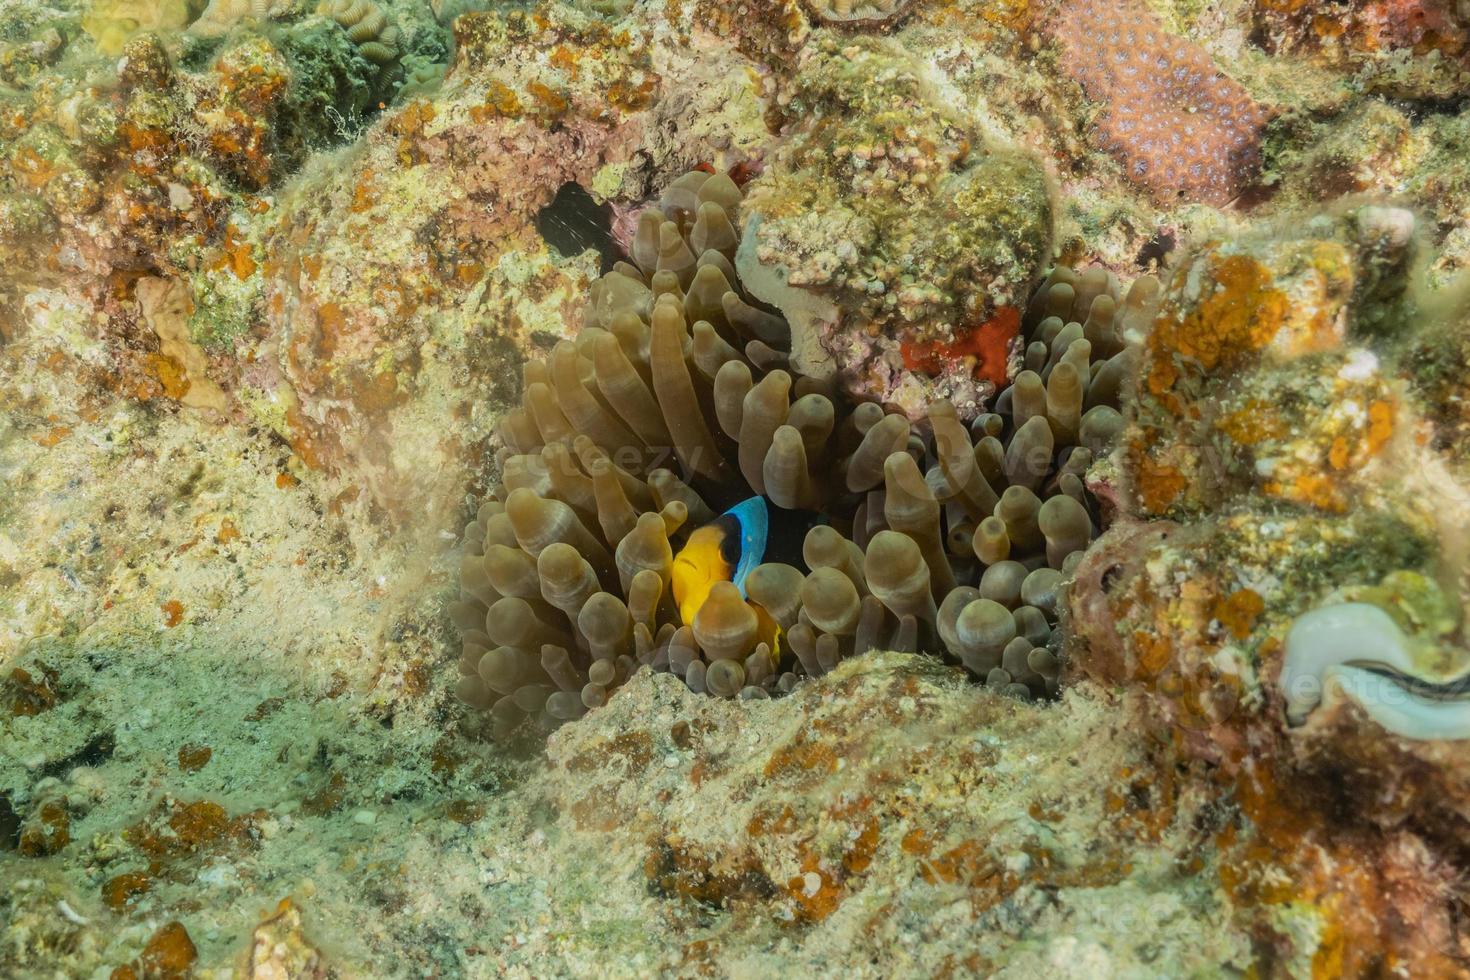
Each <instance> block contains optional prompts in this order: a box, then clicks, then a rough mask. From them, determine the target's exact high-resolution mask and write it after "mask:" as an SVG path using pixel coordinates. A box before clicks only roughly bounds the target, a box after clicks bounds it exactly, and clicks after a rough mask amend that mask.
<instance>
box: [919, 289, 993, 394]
mask: <svg viewBox="0 0 1470 980" xmlns="http://www.w3.org/2000/svg"><path fill="white" fill-rule="evenodd" d="M1020 333H1021V311H1020V310H1018V309H1016V308H1015V307H1013V306H1002V307H1001V308H1000V309H999V310H997V311H996V313H995V315H994V316H993V317H991V318H990V319H989V320H986V321H985V322H984V323H981V324H979V325H978V326H975V327H972V328H968V329H965V328H961V330H960V331H959V336H957V337H956V338H955V339H954V340H950V341H940V340H931V341H920V340H908V341H905V342H904V343H903V344H902V345H901V346H900V348H899V349H900V351H901V352H902V353H903V366H904V367H906V368H908V369H909V370H910V371H921V372H923V373H925V374H938V373H939V372H940V371H942V370H944V368H945V367H947V366H948V365H950V364H954V363H955V362H957V361H958V362H971V363H972V367H971V372H972V376H973V377H975V378H977V379H982V380H985V381H989V382H990V383H991V384H993V385H995V386H996V388H997V389H999V388H1002V387H1004V386H1005V384H1006V383H1007V382H1008V381H1010V365H1009V359H1010V352H1011V348H1012V346H1013V344H1014V341H1015V339H1016V337H1017V336H1019V335H1020Z"/></svg>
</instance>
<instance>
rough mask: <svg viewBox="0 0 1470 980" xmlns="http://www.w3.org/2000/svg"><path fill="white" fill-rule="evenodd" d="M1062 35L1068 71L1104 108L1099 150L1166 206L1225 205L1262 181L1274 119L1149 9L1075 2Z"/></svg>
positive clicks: (1059, 21)
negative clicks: (1264, 141) (1265, 130)
mask: <svg viewBox="0 0 1470 980" xmlns="http://www.w3.org/2000/svg"><path fill="white" fill-rule="evenodd" d="M1052 32H1053V34H1054V35H1055V37H1056V39H1057V42H1058V45H1059V47H1060V53H1061V60H1060V63H1061V67H1062V69H1063V71H1065V72H1066V74H1067V75H1069V76H1070V77H1071V78H1073V79H1074V80H1075V81H1077V82H1078V83H1079V84H1081V85H1082V87H1083V89H1084V90H1085V91H1086V93H1087V97H1088V98H1089V99H1092V100H1094V101H1096V102H1101V103H1102V104H1103V109H1102V112H1101V114H1100V115H1099V116H1098V119H1097V123H1096V137H1097V139H1098V142H1099V144H1100V145H1101V146H1102V148H1103V149H1105V150H1107V151H1108V152H1109V153H1111V154H1112V155H1113V156H1114V157H1116V158H1117V159H1118V161H1119V162H1120V163H1122V164H1123V167H1124V169H1125V171H1126V173H1127V175H1128V178H1129V179H1130V180H1131V181H1133V182H1134V183H1136V184H1138V185H1139V186H1141V187H1143V188H1145V189H1147V190H1148V191H1149V192H1151V193H1152V194H1153V195H1154V197H1155V198H1156V199H1158V200H1159V201H1160V202H1169V201H1174V200H1178V199H1183V200H1186V201H1201V202H1205V203H1210V204H1223V203H1225V202H1228V201H1230V200H1232V199H1234V198H1235V197H1237V196H1239V195H1240V193H1241V192H1242V191H1243V190H1244V189H1245V188H1246V187H1248V186H1249V185H1250V184H1251V183H1252V181H1253V180H1254V179H1255V176H1256V173H1257V171H1258V170H1259V167H1260V159H1261V154H1260V143H1261V131H1262V127H1263V126H1264V125H1265V123H1266V121H1267V120H1268V119H1269V118H1270V113H1269V112H1268V111H1267V109H1266V108H1265V107H1263V106H1261V105H1260V104H1258V103H1257V102H1256V101H1255V100H1253V99H1252V98H1251V96H1250V93H1248V92H1247V91H1246V90H1245V88H1244V87H1243V86H1241V85H1240V83H1239V82H1236V81H1235V80H1234V79H1232V78H1229V77H1228V76H1226V75H1225V74H1223V73H1222V72H1221V71H1220V70H1219V69H1218V68H1216V67H1215V64H1214V62H1212V61H1211V60H1210V58H1209V56H1208V55H1207V54H1206V53H1205V52H1204V51H1203V50H1202V49H1201V48H1199V46H1197V45H1195V44H1193V43H1191V42H1190V41H1188V40H1186V39H1184V38H1182V37H1179V36H1177V35H1174V34H1171V33H1169V32H1168V31H1167V30H1166V29H1165V28H1164V26H1163V25H1162V24H1161V23H1160V22H1159V20H1158V18H1157V17H1155V16H1154V15H1153V14H1152V13H1151V12H1150V11H1149V10H1148V9H1147V8H1146V7H1145V6H1144V5H1143V4H1141V3H1138V2H1133V0H1082V2H1072V3H1068V4H1066V5H1064V6H1063V7H1062V9H1061V10H1060V11H1059V13H1058V14H1057V16H1056V18H1055V20H1054V21H1053V22H1052Z"/></svg>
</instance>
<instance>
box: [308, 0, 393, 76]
mask: <svg viewBox="0 0 1470 980" xmlns="http://www.w3.org/2000/svg"><path fill="white" fill-rule="evenodd" d="M317 13H319V14H322V15H324V16H326V17H330V18H332V19H333V20H335V21H336V22H337V23H338V24H341V25H342V29H343V30H344V31H346V32H347V36H348V37H349V38H351V39H352V43H353V44H356V45H357V49H358V51H360V52H362V56H363V57H364V58H366V59H367V60H368V61H371V62H372V63H373V64H375V65H389V64H392V63H393V62H395V61H397V60H398V53H399V52H398V27H397V26H396V25H394V24H391V23H389V22H388V15H387V14H385V13H383V8H381V7H379V6H378V5H377V4H375V3H373V2H372V0H323V2H322V3H321V5H320V6H318V7H317Z"/></svg>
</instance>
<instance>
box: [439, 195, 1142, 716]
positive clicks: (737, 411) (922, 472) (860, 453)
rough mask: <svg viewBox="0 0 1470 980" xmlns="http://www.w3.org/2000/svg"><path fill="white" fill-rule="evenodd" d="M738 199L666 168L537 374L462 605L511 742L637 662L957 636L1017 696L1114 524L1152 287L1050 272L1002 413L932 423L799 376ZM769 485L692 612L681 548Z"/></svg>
mask: <svg viewBox="0 0 1470 980" xmlns="http://www.w3.org/2000/svg"><path fill="white" fill-rule="evenodd" d="M741 199H742V198H741V192H740V190H739V189H738V188H737V186H736V185H735V184H734V182H732V181H731V180H730V179H729V178H727V177H724V176H713V177H710V176H707V175H705V174H703V173H698V172H696V173H691V174H687V175H685V176H684V177H682V178H680V179H679V180H677V181H675V182H674V183H673V184H672V185H671V186H670V187H669V189H668V190H667V192H666V193H665V194H664V196H663V198H662V201H661V202H660V205H659V206H658V207H653V208H648V209H647V210H645V211H644V212H643V213H642V214H641V215H640V218H639V222H638V229H637V233H636V236H635V238H634V241H633V245H632V258H633V263H632V264H630V263H626V262H620V263H618V265H617V267H616V268H615V269H614V271H612V272H611V273H609V274H608V275H606V276H603V277H602V278H601V279H600V280H598V281H597V282H596V283H595V284H594V286H593V288H592V291H591V294H590V296H589V303H588V305H587V308H586V314H585V321H584V324H583V327H582V330H581V331H580V333H579V334H578V335H577V337H576V339H575V340H570V341H563V342H561V343H559V344H557V345H556V347H555V348H554V349H553V350H552V351H551V354H550V356H549V357H548V358H547V359H546V360H544V361H532V362H529V363H528V364H527V365H526V367H525V377H524V381H525V384H524V400H523V402H522V404H521V406H520V407H519V408H516V409H514V410H512V411H511V412H510V413H509V414H507V415H506V417H505V418H504V419H503V421H502V423H501V425H500V427H499V437H500V439H501V441H502V443H503V446H502V448H501V449H500V450H499V453H498V458H499V459H500V461H501V466H502V471H503V485H502V487H501V488H500V490H499V491H498V492H497V495H496V497H495V498H494V499H491V500H489V501H487V502H486V503H485V504H484V505H483V506H482V507H481V508H480V510H479V513H478V515H477V517H476V519H475V520H474V521H473V522H471V523H470V525H469V526H468V527H467V528H466V531H465V537H464V554H463V559H462V566H461V588H462V595H461V600H460V601H459V602H458V603H456V604H455V605H454V606H453V607H452V610H451V612H452V615H453V617H454V619H455V621H456V623H457V624H458V625H459V627H460V629H461V632H462V634H463V638H464V656H463V658H462V660H461V664H460V668H461V674H462V677H461V680H460V684H459V693H460V695H461V696H462V697H463V698H464V700H465V701H467V702H469V703H470V704H472V705H475V706H477V707H481V708H488V709H489V710H490V712H491V719H492V725H491V727H492V730H493V731H494V732H495V733H497V734H502V735H503V734H506V733H509V732H510V731H512V730H514V729H517V728H519V727H520V726H521V724H522V722H523V721H525V720H526V719H527V718H530V719H532V720H533V721H534V722H535V723H536V724H537V725H539V726H541V727H551V726H554V725H556V724H558V723H560V722H561V721H565V720H568V719H572V718H575V717H577V716H579V715H581V714H582V713H583V712H585V711H586V710H587V709H589V708H592V707H596V706H598V705H600V704H602V703H603V702H604V701H605V700H606V699H607V697H608V696H609V694H610V692H611V691H612V690H613V689H614V688H615V687H617V686H618V685H619V684H621V683H622V682H623V681H624V680H626V679H627V677H628V676H629V675H631V674H632V673H633V672H634V671H636V670H637V669H639V668H640V667H642V666H645V665H646V666H650V667H652V668H654V669H656V670H671V671H673V672H674V673H676V674H678V675H679V676H681V677H682V678H683V679H684V680H685V681H686V682H687V683H688V685H689V687H690V688H691V689H693V690H695V691H699V692H708V693H710V694H715V695H721V696H727V697H730V696H737V695H738V696H741V697H767V696H770V695H771V694H775V693H781V692H785V691H788V690H790V689H791V687H792V686H793V685H794V684H795V683H797V681H798V679H799V678H800V677H801V676H812V675H820V674H822V673H825V672H826V671H829V670H831V669H832V668H833V667H834V666H835V665H836V664H837V663H838V661H839V660H841V659H843V658H845V657H848V656H851V655H853V654H855V653H860V652H863V651H866V650H868V649H870V648H874V647H888V648H897V649H905V650H921V649H922V650H927V651H934V652H941V651H943V652H948V653H949V654H951V655H953V656H955V657H956V658H958V659H959V660H960V661H961V662H962V663H963V664H964V665H965V666H966V667H967V668H968V669H969V670H970V671H971V672H973V673H974V674H976V675H978V676H980V677H982V678H985V680H986V682H987V683H988V684H991V685H993V686H997V687H1000V688H1002V689H1004V690H1006V691H1007V692H1009V693H1012V694H1014V695H1017V696H1027V697H1029V696H1034V695H1044V694H1046V693H1047V692H1049V691H1052V690H1054V689H1055V679H1056V676H1057V673H1058V663H1057V659H1056V649H1057V646H1058V644H1059V642H1060V636H1059V635H1058V634H1057V633H1056V632H1055V631H1054V629H1053V624H1054V623H1055V614H1056V610H1057V607H1058V603H1059V591H1060V590H1061V588H1062V581H1063V578H1064V576H1065V574H1066V572H1067V570H1068V569H1070V568H1071V567H1072V566H1073V565H1074V564H1075V562H1076V561H1077V560H1078V558H1079V557H1080V552H1081V549H1083V548H1084V547H1085V546H1086V545H1087V543H1088V541H1089V540H1090V539H1091V538H1092V537H1093V536H1094V535H1095V534H1096V532H1097V528H1098V526H1099V524H1100V523H1101V522H1102V521H1103V519H1104V517H1105V516H1106V515H1105V514H1104V513H1102V512H1101V510H1100V507H1099V503H1098V501H1097V500H1095V499H1093V498H1092V496H1091V495H1090V494H1089V493H1088V491H1087V490H1086V489H1085V487H1084V483H1083V480H1084V476H1085V474H1086V473H1087V471H1088V469H1089V467H1090V464H1091V462H1092V461H1093V459H1095V458H1097V457H1098V455H1099V454H1101V453H1102V452H1103V451H1104V450H1105V449H1106V447H1107V446H1108V445H1109V443H1110V442H1111V440H1112V437H1113V434H1114V433H1115V432H1116V431H1117V430H1118V429H1119V428H1120V427H1121V424H1122V417H1121V415H1120V414H1119V412H1118V410H1117V408H1116V407H1115V404H1116V401H1117V393H1118V390H1119V386H1120V383H1121V382H1122V380H1123V378H1124V376H1125V374H1126V373H1127V369H1128V365H1129V363H1130V362H1131V360H1132V356H1133V349H1132V348H1130V347H1127V346H1126V345H1125V343H1124V338H1123V337H1122V336H1120V328H1121V327H1122V325H1123V324H1126V323H1128V322H1129V315H1130V314H1131V313H1135V312H1136V311H1138V310H1140V309H1142V308H1144V307H1146V306H1147V305H1149V303H1150V301H1151V298H1152V295H1153V293H1154V292H1155V290H1156V284H1154V283H1153V282H1152V281H1151V280H1149V281H1143V282H1140V283H1139V284H1136V285H1135V287H1134V289H1133V290H1132V291H1131V292H1130V293H1129V295H1128V298H1127V300H1124V301H1121V302H1120V300H1119V298H1118V293H1117V284H1116V282H1115V281H1114V280H1113V279H1112V278H1111V277H1110V276H1109V275H1108V274H1107V273H1106V272H1105V271H1102V270H1093V271H1090V272H1088V273H1085V274H1083V275H1081V276H1078V275H1076V274H1074V273H1072V272H1071V270H1068V269H1059V270H1056V271H1055V272H1054V273H1053V275H1052V277H1051V278H1050V279H1049V281H1048V282H1047V284H1046V286H1045V288H1044V289H1043V290H1041V291H1040V292H1039V293H1038V294H1037V297H1036V299H1035V301H1034V302H1033V304H1032V309H1031V311H1030V316H1029V320H1030V324H1031V331H1030V334H1031V337H1032V340H1031V343H1030V345H1029V346H1028V347H1027V348H1026V352H1025V364H1026V370H1025V371H1023V372H1022V373H1021V374H1020V375H1019V377H1018V378H1017V379H1016V382H1015V384H1014V385H1013V386H1012V387H1011V388H1009V389H1008V390H1007V391H1006V392H1005V393H1004V394H1003V395H1002V397H1001V398H1000V400H999V402H998V404H997V406H996V409H997V411H996V412H994V413H990V414H983V415H981V416H980V417H979V418H977V419H976V420H975V421H974V422H973V423H972V424H971V425H970V426H968V427H967V426H966V425H964V424H963V423H961V421H960V420H959V418H958V417H957V415H956V412H955V410H954V407H953V406H952V405H951V404H949V403H948V402H942V401H941V402H935V403H933V404H932V405H930V407H929V410H928V415H927V418H926V419H925V420H924V422H923V423H922V424H917V425H916V424H913V423H911V422H910V421H909V419H908V418H907V417H906V416H904V415H902V414H890V413H888V412H885V410H884V409H883V408H882V407H880V406H879V405H877V404H874V403H871V402H867V403H862V404H852V403H850V402H848V401H847V400H846V399H843V398H840V397H839V396H837V394H836V392H835V391H834V390H833V388H832V386H831V385H830V383H828V382H824V381H821V380H818V379H815V378H812V377H809V376H802V375H800V374H796V373H794V372H792V371H790V370H788V368H789V362H788V360H787V357H786V355H785V354H784V353H782V351H781V348H782V347H784V346H785V344H786V343H787V342H788V339H789V332H788V328H787V326H786V324H785V322H784V321H783V320H782V319H781V318H780V317H778V316H775V315H773V314H771V313H768V312H766V311H765V310H762V309H760V308H758V307H756V306H753V305H751V304H750V303H749V302H748V301H747V297H746V296H745V295H744V294H743V290H742V287H741V284H740V282H739V280H738V279H737V277H736V275H735V272H734V270H733V268H732V267H731V265H730V256H731V255H732V254H734V252H735V250H736V249H737V248H738V247H739V238H740V236H739V233H738V232H737V230H736V228H737V226H736V224H735V221H734V220H733V219H734V218H735V217H736V213H737V209H738V207H739V206H740V204H741ZM691 324H692V326H691ZM675 470H678V472H677V474H676V472H675ZM756 494H759V495H762V496H763V497H764V498H765V501H766V502H767V505H768V506H769V508H770V509H771V511H772V512H773V517H772V519H771V526H772V537H771V541H770V544H769V546H768V547H767V548H766V549H765V553H764V554H763V555H762V556H761V557H762V558H764V562H765V563H764V564H761V565H760V566H759V567H756V568H755V569H754V570H753V571H752V572H751V573H750V575H749V577H748V579H747V582H746V584H747V589H746V595H745V596H742V594H741V592H740V590H739V589H737V588H736V586H735V585H734V584H733V583H731V582H728V581H725V582H720V583H718V584H716V585H715V586H714V587H713V589H712V590H711V592H710V595H709V598H708V600H707V601H705V602H704V603H703V605H702V606H700V607H699V608H698V609H697V610H695V611H693V613H692V615H689V616H688V618H687V619H686V617H685V615H684V614H683V613H681V610H679V609H678V608H676V606H675V604H674V603H673V602H672V601H671V598H672V592H671V588H670V581H671V573H672V568H673V561H674V556H675V555H676V554H678V553H679V551H680V549H681V548H682V547H683V546H684V544H685V542H686V541H687V540H688V538H689V535H690V533H691V532H692V531H693V530H694V529H695V528H697V527H699V526H701V525H704V524H706V523H707V522H710V521H712V520H713V519H715V517H716V516H717V515H718V514H719V513H720V512H721V511H722V510H724V509H725V508H727V507H730V506H732V505H734V504H736V503H737V502H740V501H743V500H745V499H747V498H749V497H751V496H752V495H756ZM809 512H817V513H818V514H819V515H820V517H819V518H818V517H816V516H815V515H813V514H811V513H809ZM793 523H796V524H797V527H798V529H796V530H784V531H783V528H789V527H790V526H791V525H792V524H793ZM684 612H685V613H687V612H689V611H688V610H685V611H684ZM768 623H769V624H774V625H775V626H779V628H780V633H779V634H776V635H779V637H780V639H779V640H776V641H775V642H774V645H773V642H772V640H773V630H772V629H767V628H766V624H768Z"/></svg>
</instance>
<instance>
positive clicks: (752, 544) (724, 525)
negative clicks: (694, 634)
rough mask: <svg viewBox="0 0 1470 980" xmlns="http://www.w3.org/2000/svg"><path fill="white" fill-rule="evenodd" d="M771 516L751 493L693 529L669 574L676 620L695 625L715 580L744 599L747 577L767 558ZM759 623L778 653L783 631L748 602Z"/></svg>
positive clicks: (762, 636) (761, 634) (761, 632)
mask: <svg viewBox="0 0 1470 980" xmlns="http://www.w3.org/2000/svg"><path fill="white" fill-rule="evenodd" d="M770 529H771V521H770V514H769V512H768V511H767V510H766V501H765V498H763V497H751V498H750V499H749V500H745V501H742V502H741V503H738V504H736V505H735V506H734V507H731V508H730V509H729V510H727V511H725V512H724V513H723V514H721V515H720V516H719V517H717V518H715V519H714V520H713V521H711V522H710V523H708V524H706V525H704V526H703V527H698V528H695V529H694V532H693V533H692V534H690V535H689V540H688V541H686V542H685V543H684V547H682V548H680V549H679V553H678V554H677V555H675V556H674V567H673V570H672V572H671V574H670V579H671V582H670V584H671V585H672V587H673V593H674V604H675V605H676V606H677V607H678V609H679V618H680V619H681V620H683V621H684V622H685V623H686V624H693V622H694V616H695V614H696V613H698V612H699V608H700V607H701V606H703V605H704V602H705V600H706V599H708V598H709V593H710V589H711V588H712V587H713V586H714V584H715V583H716V582H733V583H735V587H736V588H738V589H739V590H740V595H741V596H742V597H744V598H745V599H746V600H747V601H748V600H749V596H746V593H745V581H746V579H747V578H749V577H750V573H751V572H752V571H753V570H754V569H755V567H756V566H757V565H759V564H760V563H761V562H762V561H764V560H765V554H766V545H767V542H768V539H769V537H770ZM751 608H753V609H754V610H755V614H756V618H757V620H758V622H759V624H760V625H759V633H758V635H759V637H760V639H761V641H762V642H764V643H766V644H768V645H769V646H770V649H771V652H772V653H773V654H777V655H779V652H780V646H779V644H780V633H781V629H780V627H779V626H777V625H776V621H775V620H774V619H772V618H771V616H770V614H769V613H767V612H766V611H765V609H763V608H761V607H760V606H759V605H758V604H755V603H751Z"/></svg>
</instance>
